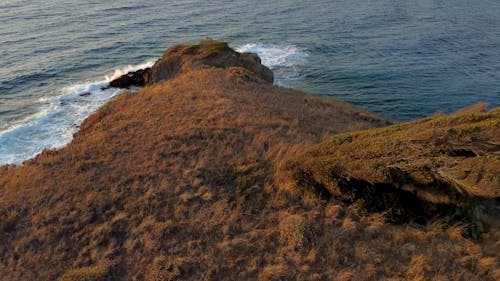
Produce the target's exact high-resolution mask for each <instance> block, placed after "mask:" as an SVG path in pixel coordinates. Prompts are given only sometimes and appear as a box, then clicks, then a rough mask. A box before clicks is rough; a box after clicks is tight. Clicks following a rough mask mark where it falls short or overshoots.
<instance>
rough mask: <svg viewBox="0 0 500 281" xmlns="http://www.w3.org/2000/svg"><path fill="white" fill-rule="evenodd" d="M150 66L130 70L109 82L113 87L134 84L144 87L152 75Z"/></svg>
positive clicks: (124, 86)
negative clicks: (133, 70)
mask: <svg viewBox="0 0 500 281" xmlns="http://www.w3.org/2000/svg"><path fill="white" fill-rule="evenodd" d="M150 71H151V69H150V68H146V69H140V70H137V71H135V72H129V73H127V74H125V75H122V76H120V77H119V78H117V79H115V80H113V81H111V82H110V83H109V86H110V87H113V88H130V87H132V86H137V87H142V86H145V85H146V84H147V82H148V81H149V77H150V74H149V73H150Z"/></svg>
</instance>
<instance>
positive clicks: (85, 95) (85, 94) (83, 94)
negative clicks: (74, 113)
mask: <svg viewBox="0 0 500 281" xmlns="http://www.w3.org/2000/svg"><path fill="white" fill-rule="evenodd" d="M90 94H91V93H90V92H83V93H81V94H79V96H80V97H88V96H90Z"/></svg>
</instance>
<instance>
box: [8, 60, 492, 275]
mask: <svg viewBox="0 0 500 281" xmlns="http://www.w3.org/2000/svg"><path fill="white" fill-rule="evenodd" d="M388 124H389V123H388V122H387V121H385V120H383V119H381V118H379V117H377V116H374V115H372V114H370V113H368V112H366V111H363V110H360V109H357V108H355V107H353V106H351V105H349V104H346V103H343V102H340V101H335V100H332V99H326V98H320V97H314V96H311V95H308V94H306V93H303V92H300V91H296V90H291V89H284V88H280V87H277V86H273V85H272V84H270V83H268V82H266V81H265V80H263V79H261V78H259V77H258V76H256V75H255V74H254V73H252V72H250V70H249V69H248V68H240V67H224V66H218V67H211V66H204V67H201V68H196V69H191V70H186V71H184V70H183V72H182V73H179V74H178V75H176V76H175V77H174V78H172V79H171V80H168V81H163V82H160V83H157V84H154V85H151V86H148V87H146V88H143V89H141V90H139V91H137V92H125V93H123V94H121V95H120V96H119V97H117V98H116V99H115V100H113V101H110V102H108V103H107V104H106V105H105V106H104V107H102V108H101V109H100V110H99V111H98V112H96V113H94V114H93V115H91V116H90V117H88V118H87V119H86V120H85V122H84V123H83V124H82V126H81V129H80V131H79V132H78V133H76V134H75V136H74V139H73V141H72V142H71V143H70V144H69V145H68V146H67V147H64V148H62V149H60V150H56V151H44V152H43V153H42V154H41V155H39V156H38V157H36V158H34V159H32V160H28V161H26V162H24V163H23V165H21V166H4V167H0V239H1V243H0V279H1V280H58V279H59V280H64V281H70V280H73V281H76V280H242V279H243V280H383V279H385V280H407V279H410V280H427V279H430V278H432V280H495V279H497V280H498V278H499V277H500V271H499V265H498V253H499V251H496V253H488V252H486V251H485V250H484V249H483V246H482V245H481V244H476V243H474V242H472V241H470V240H467V239H465V238H463V237H462V232H463V231H464V228H463V227H462V226H460V225H456V226H454V227H452V228H448V229H446V230H443V229H442V228H441V226H440V224H439V223H433V224H430V225H427V226H422V225H418V224H407V225H402V226H401V225H392V224H388V223H386V222H385V218H384V215H383V214H380V213H367V212H365V211H364V210H363V209H361V208H359V206H356V204H353V205H350V206H349V205H348V204H346V203H343V202H341V201H337V200H336V199H330V200H329V202H328V203H325V202H324V201H322V200H318V199H316V198H315V197H314V196H308V195H307V194H302V193H298V192H296V191H295V189H294V188H292V187H293V186H292V184H293V181H291V178H290V177H289V173H288V172H286V171H284V170H283V167H285V166H286V165H285V163H287V162H288V161H289V160H290V159H293V158H295V157H297V155H300V154H304V153H306V151H307V150H308V149H309V148H311V147H312V146H313V145H314V144H317V143H318V142H320V141H322V140H323V139H325V138H326V137H327V136H329V135H332V134H338V133H342V132H347V131H355V130H364V129H370V128H374V127H381V126H386V125H388ZM490 246H491V245H490Z"/></svg>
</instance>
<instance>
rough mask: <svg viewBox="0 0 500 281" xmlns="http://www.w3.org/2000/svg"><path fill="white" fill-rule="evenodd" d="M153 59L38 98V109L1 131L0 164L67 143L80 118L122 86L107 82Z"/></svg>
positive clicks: (144, 66)
mask: <svg viewBox="0 0 500 281" xmlns="http://www.w3.org/2000/svg"><path fill="white" fill-rule="evenodd" d="M152 64H153V61H148V62H146V63H144V64H140V65H135V66H132V65H128V66H126V67H122V68H119V69H117V70H115V71H114V73H113V74H112V75H110V76H105V78H104V80H101V81H94V82H84V83H78V84H75V85H72V86H70V87H66V88H63V89H61V90H60V91H61V95H59V96H58V97H56V98H40V100H39V101H40V102H44V103H45V104H44V105H43V106H42V107H41V108H40V111H39V112H38V113H36V114H34V115H32V116H29V117H27V118H26V119H25V120H23V121H24V122H23V124H21V125H19V123H18V125H13V126H11V127H9V128H7V129H6V130H3V131H0V165H1V164H19V163H21V162H22V161H24V160H26V159H29V158H32V157H34V156H36V155H37V154H38V153H40V152H41V151H42V150H43V149H46V148H49V149H53V148H60V147H63V146H65V145H66V144H68V143H69V142H70V141H71V139H72V137H73V134H74V133H75V132H76V131H77V130H78V128H79V126H80V124H81V123H82V122H83V120H84V119H85V118H86V117H87V116H89V115H90V114H91V113H92V112H94V111H96V110H97V109H99V107H101V106H102V105H103V104H104V103H105V102H106V101H108V100H109V99H111V98H113V97H114V96H116V95H117V94H119V93H120V92H121V91H122V90H120V89H116V88H107V86H108V84H109V82H110V81H111V80H113V79H115V78H117V77H119V76H120V75H122V74H125V73H127V72H129V71H135V70H138V69H143V68H146V67H150V66H151V65H152Z"/></svg>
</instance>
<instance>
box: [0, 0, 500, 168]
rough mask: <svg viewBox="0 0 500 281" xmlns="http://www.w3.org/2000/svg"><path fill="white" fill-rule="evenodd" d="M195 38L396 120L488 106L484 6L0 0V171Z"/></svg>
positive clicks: (490, 76)
mask: <svg viewBox="0 0 500 281" xmlns="http://www.w3.org/2000/svg"><path fill="white" fill-rule="evenodd" d="M203 37H212V38H214V39H220V40H226V41H228V42H230V43H231V45H232V46H233V47H235V48H237V49H238V50H241V51H247V50H249V51H255V52H257V53H259V54H260V55H261V56H262V57H263V58H264V60H263V62H264V63H265V64H267V65H269V66H270V67H271V68H272V69H273V70H274V72H275V76H276V78H277V83H278V84H280V85H284V86H288V87H294V88H301V89H304V90H306V91H309V92H312V93H315V94H318V95H327V96H331V97H334V98H337V99H341V100H345V101H348V102H352V103H354V104H356V105H358V106H361V107H364V108H366V109H368V110H370V111H372V112H375V113H377V114H379V115H382V116H385V117H388V118H391V119H394V120H397V121H406V120H411V119H415V118H419V117H423V116H426V115H429V114H433V113H435V112H437V111H443V112H446V113H449V112H452V111H454V110H456V109H459V108H461V107H464V106H467V105H470V104H473V103H477V102H488V103H490V104H491V106H500V1H498V0H481V1H466V0H455V1H437V0H421V1H396V0H379V1H359V0H349V1H347V0H346V1H343V0H330V1H327V0H317V1H307V0H302V1H295V0H290V1H277V3H270V1H222V0H217V1H190V0H185V1H182V0H180V1H159V0H157V1H152V0H143V1H131V0H114V1H97V0H91V1H77V0H53V1H41V0H31V1H27V0H2V1H1V2H0V164H1V163H19V162H20V161H22V160H23V159H26V158H28V157H32V156H33V155H35V154H36V153H38V152H39V151H40V150H41V149H43V148H45V147H49V148H50V147H60V146H62V145H64V144H66V143H67V142H68V141H69V140H70V139H71V134H72V133H73V132H75V131H76V130H77V129H78V125H79V124H80V122H81V121H82V120H83V119H84V118H85V117H86V116H87V115H88V114H90V113H91V112H92V111H94V110H96V109H97V108H98V107H99V106H101V105H102V104H103V103H104V102H106V101H107V100H108V99H109V98H112V97H113V96H114V95H116V94H118V93H119V92H118V91H113V90H107V91H102V90H100V86H101V85H105V84H106V83H107V81H108V80H109V79H110V77H111V76H113V74H114V73H115V70H116V69H122V68H123V67H125V68H124V69H122V71H121V72H123V71H126V70H128V69H132V68H134V66H136V65H138V64H143V63H146V64H145V65H147V64H148V63H149V61H151V60H153V59H155V58H157V57H159V56H161V54H162V51H163V50H164V49H165V48H166V47H168V46H170V45H172V44H175V43H179V42H185V41H187V42H196V41H198V39H200V38H203ZM128 64H130V65H132V66H131V67H129V68H127V67H126V66H127V65H128ZM121 72H120V71H118V72H116V73H115V74H116V75H118V74H119V73H121ZM106 75H107V76H109V77H108V78H107V79H106V78H105V76H106ZM84 92H90V93H92V94H91V95H90V96H80V94H82V93H84Z"/></svg>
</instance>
